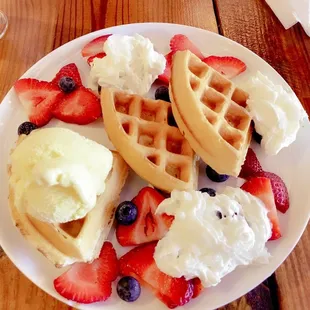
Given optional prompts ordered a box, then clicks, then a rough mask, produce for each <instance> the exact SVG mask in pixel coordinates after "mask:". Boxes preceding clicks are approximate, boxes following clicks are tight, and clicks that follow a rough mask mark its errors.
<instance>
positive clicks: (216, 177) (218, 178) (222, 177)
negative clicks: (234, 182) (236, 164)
mask: <svg viewBox="0 0 310 310" xmlns="http://www.w3.org/2000/svg"><path fill="white" fill-rule="evenodd" d="M206 174H207V176H208V178H209V179H210V180H211V181H213V182H218V183H220V182H225V181H226V180H227V179H228V178H229V176H228V175H227V174H218V173H217V172H216V171H215V170H213V169H212V168H211V167H210V166H207V168H206Z"/></svg>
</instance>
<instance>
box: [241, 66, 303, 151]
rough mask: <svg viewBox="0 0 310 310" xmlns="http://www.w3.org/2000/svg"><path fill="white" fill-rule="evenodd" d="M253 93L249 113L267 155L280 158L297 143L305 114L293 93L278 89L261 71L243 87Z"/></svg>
mask: <svg viewBox="0 0 310 310" xmlns="http://www.w3.org/2000/svg"><path fill="white" fill-rule="evenodd" d="M240 86H241V87H242V89H244V90H245V91H246V92H248V93H249V99H248V100H247V105H248V109H249V111H250V114H251V116H252V117H253V120H254V123H255V130H256V131H257V132H258V133H259V134H260V135H261V136H262V142H261V145H262V147H263V149H264V150H265V152H266V154H267V155H276V154H277V153H279V151H280V150H281V149H282V148H284V147H287V146H289V145H290V144H291V143H293V142H294V141H295V140H296V135H297V133H298V130H299V129H300V126H301V124H302V121H303V120H304V119H305V118H306V117H307V114H306V112H305V110H304V109H303V107H302V105H301V103H300V102H299V100H298V98H297V97H296V95H295V94H294V93H293V92H288V91H286V90H285V89H284V88H283V87H282V86H281V85H275V84H273V83H272V81H270V80H269V79H268V78H267V77H266V76H264V75H263V74H262V73H260V72H259V71H258V72H257V73H256V74H255V76H253V77H251V79H250V80H249V81H247V82H246V83H244V84H243V85H240Z"/></svg>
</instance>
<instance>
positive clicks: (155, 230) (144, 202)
mask: <svg viewBox="0 0 310 310" xmlns="http://www.w3.org/2000/svg"><path fill="white" fill-rule="evenodd" d="M164 199H165V198H164V197H163V196H162V195H161V194H160V193H158V192H157V191H156V190H155V189H153V188H151V187H144V188H143V189H141V190H140V192H139V193H138V195H137V196H136V197H135V198H134V199H133V200H132V202H133V203H134V204H135V205H136V207H137V210H138V215H137V218H136V220H135V221H134V222H133V223H132V224H131V225H120V224H118V225H117V227H116V237H117V240H118V242H119V244H120V245H122V246H130V245H139V244H143V243H147V242H151V241H157V240H160V239H161V238H163V237H164V235H165V234H166V233H167V231H168V230H169V227H170V226H171V223H172V221H173V217H172V216H169V215H166V214H162V215H155V212H156V209H157V207H158V205H159V204H160V203H161V202H162V201H163V200H164Z"/></svg>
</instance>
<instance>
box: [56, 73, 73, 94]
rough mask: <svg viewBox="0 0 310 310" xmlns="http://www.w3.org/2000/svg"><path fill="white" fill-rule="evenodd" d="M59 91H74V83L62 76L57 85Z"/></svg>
mask: <svg viewBox="0 0 310 310" xmlns="http://www.w3.org/2000/svg"><path fill="white" fill-rule="evenodd" d="M58 85H59V87H60V89H61V90H62V91H63V92H65V93H70V92H72V91H73V90H74V89H75V82H74V80H73V79H72V78H71V77H68V76H63V77H62V78H61V79H60V80H59V83H58Z"/></svg>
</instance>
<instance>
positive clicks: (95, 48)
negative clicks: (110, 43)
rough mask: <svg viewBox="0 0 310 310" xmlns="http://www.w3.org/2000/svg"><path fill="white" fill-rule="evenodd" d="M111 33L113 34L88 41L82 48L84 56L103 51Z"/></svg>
mask: <svg viewBox="0 0 310 310" xmlns="http://www.w3.org/2000/svg"><path fill="white" fill-rule="evenodd" d="M110 35H111V34H106V35H104V36H101V37H98V38H96V39H94V40H92V41H90V42H89V43H87V44H86V45H85V46H84V47H83V49H82V52H81V53H82V56H83V57H89V56H93V55H96V54H99V53H101V52H103V45H104V42H105V41H106V40H107V39H108V37H109V36H110Z"/></svg>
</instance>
